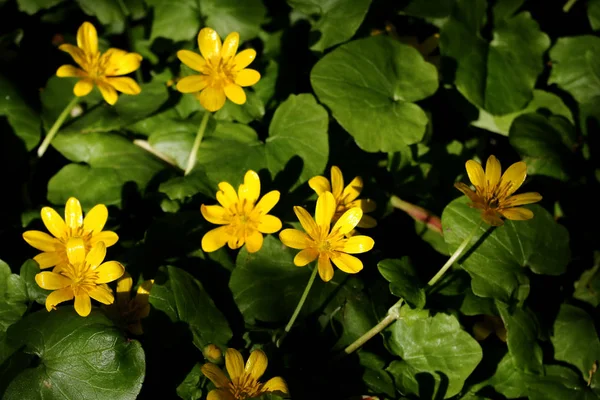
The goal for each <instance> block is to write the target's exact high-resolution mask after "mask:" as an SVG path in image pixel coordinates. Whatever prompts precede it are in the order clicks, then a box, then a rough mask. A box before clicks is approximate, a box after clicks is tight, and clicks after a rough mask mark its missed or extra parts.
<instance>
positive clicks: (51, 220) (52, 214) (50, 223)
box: [40, 207, 67, 239]
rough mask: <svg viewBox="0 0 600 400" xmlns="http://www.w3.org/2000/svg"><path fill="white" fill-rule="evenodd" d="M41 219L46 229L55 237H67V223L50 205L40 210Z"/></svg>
mask: <svg viewBox="0 0 600 400" xmlns="http://www.w3.org/2000/svg"><path fill="white" fill-rule="evenodd" d="M40 214H41V216H42V221H43V222H44V225H46V229H48V231H49V232H50V233H51V234H52V235H53V236H54V237H57V238H59V239H60V238H66V237H67V225H66V224H65V221H64V220H63V219H62V217H61V216H60V215H58V213H57V212H56V211H54V209H52V208H50V207H44V208H42V211H41V213H40Z"/></svg>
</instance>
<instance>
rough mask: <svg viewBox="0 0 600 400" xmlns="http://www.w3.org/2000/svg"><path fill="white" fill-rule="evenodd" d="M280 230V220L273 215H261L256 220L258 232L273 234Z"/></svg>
mask: <svg viewBox="0 0 600 400" xmlns="http://www.w3.org/2000/svg"><path fill="white" fill-rule="evenodd" d="M280 229H281V220H280V219H279V218H277V217H275V216H273V215H261V216H260V218H259V220H258V231H259V232H262V233H275V232H277V231H278V230H280Z"/></svg>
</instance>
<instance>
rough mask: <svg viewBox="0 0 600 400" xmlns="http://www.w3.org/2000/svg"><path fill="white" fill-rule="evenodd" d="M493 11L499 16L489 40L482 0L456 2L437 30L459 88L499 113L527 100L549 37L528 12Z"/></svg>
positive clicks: (541, 66) (518, 107)
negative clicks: (453, 66)
mask: <svg viewBox="0 0 600 400" xmlns="http://www.w3.org/2000/svg"><path fill="white" fill-rule="evenodd" d="M508 10H510V8H509V9H508ZM513 11H514V10H513ZM494 12H495V13H499V14H500V15H499V17H504V19H502V18H498V17H496V16H495V17H494V28H493V37H494V39H493V40H492V41H491V42H489V43H488V41H487V40H485V39H484V38H483V37H482V36H481V30H482V28H484V26H485V23H486V16H487V1H486V0H475V1H473V0H457V2H456V5H455V8H454V10H453V12H452V15H451V17H450V18H449V19H448V21H447V22H446V23H445V24H444V26H443V28H442V31H441V36H440V49H441V52H442V55H443V56H446V57H449V58H451V59H453V60H454V61H455V62H456V75H455V79H454V83H455V85H456V88H457V89H458V91H459V92H460V93H461V94H462V95H463V96H465V97H466V98H467V99H468V100H469V101H470V102H471V103H473V104H474V105H476V106H477V107H478V108H480V109H484V110H486V111H487V112H489V113H490V114H492V115H504V114H509V113H513V112H515V111H518V110H521V109H523V108H525V107H526V106H527V104H528V103H530V102H531V100H532V98H533V88H534V86H535V82H536V80H537V77H538V76H539V75H540V74H541V73H542V71H543V70H544V60H543V55H544V53H545V52H546V50H547V49H548V47H550V38H549V37H548V36H547V35H546V34H544V33H543V32H541V31H540V28H539V25H538V23H537V22H536V21H535V20H534V19H532V18H531V15H530V14H529V13H528V12H522V13H519V14H517V15H514V16H513V15H510V14H506V12H507V10H506V9H497V8H494Z"/></svg>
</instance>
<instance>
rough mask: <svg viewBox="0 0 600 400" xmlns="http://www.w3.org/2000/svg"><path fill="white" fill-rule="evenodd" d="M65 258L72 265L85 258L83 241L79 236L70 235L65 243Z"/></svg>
mask: <svg viewBox="0 0 600 400" xmlns="http://www.w3.org/2000/svg"><path fill="white" fill-rule="evenodd" d="M65 248H66V250H67V258H68V259H69V263H71V264H72V265H79V264H81V263H83V261H84V260H85V254H86V251H85V241H84V240H83V239H82V238H79V237H71V238H69V240H67V243H66V244H65Z"/></svg>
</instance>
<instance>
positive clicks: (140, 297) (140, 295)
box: [134, 279, 154, 312]
mask: <svg viewBox="0 0 600 400" xmlns="http://www.w3.org/2000/svg"><path fill="white" fill-rule="evenodd" d="M152 286H154V279H149V280H147V281H144V282H142V284H141V285H140V286H139V287H138V289H137V292H136V294H135V299H134V300H135V302H136V303H137V304H140V305H143V306H145V305H146V304H148V297H149V295H150V291H151V290H152ZM148 312H150V309H148Z"/></svg>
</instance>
